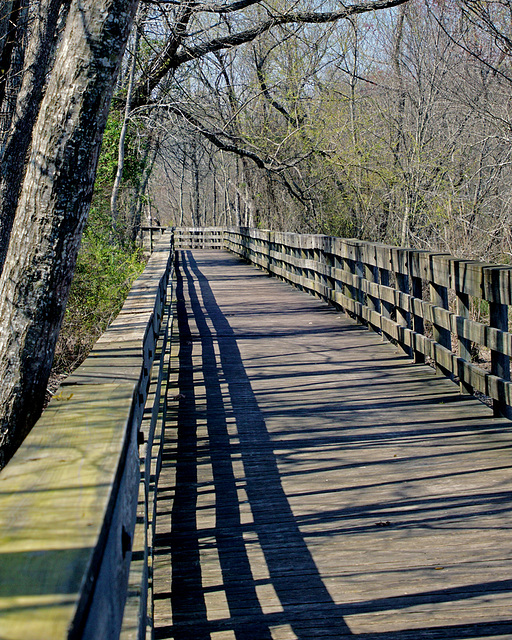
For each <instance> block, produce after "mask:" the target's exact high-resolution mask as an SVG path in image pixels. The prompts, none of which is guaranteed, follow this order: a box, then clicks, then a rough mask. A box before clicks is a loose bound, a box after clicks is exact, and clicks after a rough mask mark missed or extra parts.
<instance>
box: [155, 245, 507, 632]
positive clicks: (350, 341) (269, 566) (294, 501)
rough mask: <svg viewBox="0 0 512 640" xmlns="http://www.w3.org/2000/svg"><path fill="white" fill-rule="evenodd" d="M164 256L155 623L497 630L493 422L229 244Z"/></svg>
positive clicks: (500, 543)
mask: <svg viewBox="0 0 512 640" xmlns="http://www.w3.org/2000/svg"><path fill="white" fill-rule="evenodd" d="M182 256H183V257H182V265H181V274H182V277H183V289H179V290H178V300H179V304H180V305H181V309H180V311H179V328H180V339H179V341H178V337H177V336H176V337H175V345H176V348H179V355H178V358H177V359H178V363H179V370H178V367H176V370H175V372H174V374H173V384H174V385H175V388H174V390H173V391H172V393H173V394H178V393H182V394H183V396H184V397H182V398H181V399H180V401H179V407H178V409H177V412H176V415H175V422H168V426H167V430H166V442H165V451H164V455H163V461H164V462H163V468H162V474H161V487H160V488H161V493H160V495H159V500H158V509H157V533H156V542H157V544H158V551H157V553H156V555H155V586H156V593H155V596H156V598H155V637H156V638H160V639H163V638H169V639H170V638H194V639H202V638H226V639H227V638H230V639H231V640H233V639H234V638H237V640H255V639H256V638H257V639H258V640H260V639H261V640H270V639H271V638H277V639H285V638H290V639H293V638H295V639H296V638H301V639H307V640H309V639H310V638H332V639H333V640H334V638H336V639H337V640H340V639H341V638H347V639H348V638H353V637H357V636H360V637H363V638H370V637H371V638H393V640H406V639H407V640H417V639H418V638H427V637H428V638H439V639H440V638H444V639H447V638H464V637H471V638H479V637H480V638H485V637H491V636H492V637H502V638H506V637H508V635H509V632H510V625H511V617H510V607H511V605H512V596H511V590H510V580H509V575H508V567H507V563H506V562H505V563H504V562H503V558H508V557H509V555H510V553H511V552H512V540H511V539H510V536H509V531H508V526H507V522H508V521H509V520H510V517H511V516H512V499H511V496H510V492H509V491H508V489H507V487H508V486H509V484H510V482H511V481H512V469H511V466H510V464H509V457H510V453H512V435H511V433H510V422H509V421H507V420H505V419H501V418H500V419H493V418H492V413H491V411H490V409H489V408H488V407H485V406H484V405H483V404H481V403H479V402H478V401H476V400H475V399H474V398H471V397H468V396H460V394H459V390H458V387H457V385H455V384H453V383H452V382H450V381H448V380H446V379H444V378H441V377H439V376H435V375H434V372H433V371H432V369H430V368H429V367H427V366H425V365H416V364H413V363H411V362H410V361H409V360H408V359H407V358H405V357H404V356H401V355H398V354H397V352H396V350H395V349H394V348H393V346H392V345H390V344H388V343H383V342H382V341H381V340H380V339H379V337H378V336H377V335H375V333H372V332H369V331H366V330H365V329H364V328H362V327H360V326H359V327H358V326H356V325H355V324H354V323H351V322H350V321H348V320H347V319H346V318H345V317H344V316H343V315H342V314H340V313H339V312H338V311H335V310H333V309H332V308H331V309H329V308H328V307H327V306H326V305H325V304H323V303H322V302H321V301H319V300H317V299H315V298H313V297H311V296H306V295H304V294H303V293H301V292H299V291H294V290H293V289H292V288H291V287H287V286H285V285H284V284H283V283H280V282H278V281H275V280H270V279H269V278H267V277H265V275H264V274H263V273H261V272H258V271H257V270H255V269H253V268H251V267H249V266H246V265H243V264H241V263H240V262H239V261H238V260H237V259H236V258H235V257H230V256H229V255H227V254H219V253H217V252H199V251H197V252H183V254H182ZM287 277H288V276H287ZM355 277H356V276H354V278H355ZM331 295H333V296H334V297H338V298H339V299H340V300H342V301H343V302H344V303H346V304H347V305H349V304H351V305H352V307H351V309H352V310H354V311H356V310H358V309H359V311H360V312H361V313H363V308H362V305H360V303H359V302H358V301H357V300H354V299H350V298H347V297H346V296H344V295H343V293H342V292H341V291H340V290H339V285H338V290H336V291H334V292H331ZM346 308H347V307H346ZM367 311H369V312H371V313H376V312H375V310H372V309H367ZM385 320H386V321H387V322H388V323H389V326H387V327H386V329H388V330H389V331H390V332H391V331H396V335H397V336H398V335H399V330H402V331H403V333H404V335H403V339H405V340H408V339H409V338H412V336H413V335H414V332H413V331H412V329H409V330H407V331H406V328H405V327H400V326H399V325H397V323H396V322H393V321H392V320H391V319H389V318H386V319H385ZM418 335H419V334H418ZM420 338H421V339H422V340H423V341H424V346H425V350H427V345H431V346H432V349H433V350H436V349H437V350H439V353H438V358H439V359H441V360H442V361H443V362H445V364H446V365H447V366H452V365H449V363H448V360H449V359H451V358H453V357H454V356H453V354H452V353H451V351H450V350H448V349H445V348H443V347H442V346H441V345H439V344H438V343H436V342H435V341H433V340H431V339H428V338H425V336H421V335H420ZM178 363H177V364H178ZM464 364H465V365H467V366H468V368H470V367H473V368H474V371H476V372H477V373H476V375H480V370H478V369H477V367H474V365H470V364H468V363H464ZM483 380H484V383H487V384H490V385H491V386H492V385H493V384H494V382H496V381H497V380H498V379H497V378H496V377H494V378H492V377H489V376H488V377H487V378H485V377H484V379H483ZM482 531H485V535H482Z"/></svg>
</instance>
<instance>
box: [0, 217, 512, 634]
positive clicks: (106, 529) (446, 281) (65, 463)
mask: <svg viewBox="0 0 512 640" xmlns="http://www.w3.org/2000/svg"><path fill="white" fill-rule="evenodd" d="M160 232H161V231H160V230H159V233H160ZM174 236H175V239H176V248H179V249H187V248H207V249H211V248H215V249H219V248H226V249H229V250H230V251H232V252H234V253H235V254H237V255H239V256H240V257H242V258H243V259H245V260H247V261H250V262H252V263H253V264H255V265H258V266H259V267H260V268H262V269H264V270H266V271H267V272H268V273H269V274H272V275H274V276H276V277H279V278H281V279H283V280H286V281H287V282H290V283H291V284H293V285H294V286H296V287H299V288H300V289H302V290H304V291H306V292H308V293H311V294H314V295H316V296H320V297H322V298H323V299H325V300H326V301H328V302H329V303H331V304H333V305H336V306H337V307H341V308H342V309H344V310H345V311H346V312H347V313H349V314H350V315H351V316H352V317H354V318H355V319H357V320H358V321H359V322H361V323H364V324H366V325H367V326H368V327H369V328H370V329H373V330H374V331H377V332H379V333H380V334H382V336H383V337H386V338H388V339H390V340H392V341H393V342H394V343H395V344H397V345H398V346H399V347H400V348H401V349H402V350H403V351H404V352H405V353H407V354H408V355H410V356H411V357H413V358H414V359H415V360H416V361H417V362H424V361H425V360H429V361H430V362H431V363H432V364H434V365H435V366H436V367H437V368H438V370H439V371H440V372H442V373H444V374H446V375H449V376H450V377H452V378H453V379H455V380H456V381H457V382H459V384H460V385H461V390H462V391H463V392H464V393H470V392H474V391H476V392H478V393H481V394H484V395H485V396H487V397H489V398H492V400H493V402H494V408H495V411H496V412H497V413H503V414H506V415H508V414H509V413H510V405H511V399H512V398H511V383H510V356H511V355H512V334H511V333H510V332H509V319H508V316H509V313H508V310H509V305H511V304H512V299H511V290H512V268H511V267H508V266H497V265H487V264H483V263H480V262H475V261H468V260H460V259H456V258H454V257H452V256H449V255H446V254H436V253H429V252H426V251H415V250H412V249H401V248H397V247H389V246H384V245H380V244H375V243H370V242H362V241H359V240H351V239H340V238H331V237H328V236H321V235H300V234H293V233H278V232H272V231H264V230H257V229H246V228H229V229H228V228H213V227H212V228H204V229H176V230H175V233H174ZM172 249H173V245H172V239H171V232H170V231H166V232H165V233H164V234H163V239H162V240H161V242H160V243H159V244H158V245H157V247H156V250H155V252H154V253H153V255H152V257H151V260H150V261H149V263H148V266H147V268H146V270H145V271H144V273H143V274H142V276H141V277H140V278H139V279H138V280H137V281H136V282H135V284H134V286H133V288H132V290H131V291H130V294H129V296H128V299H127V301H126V303H125V305H124V307H123V309H122V311H121V313H120V314H119V316H118V317H117V318H116V320H115V321H114V322H113V323H112V325H111V326H110V328H109V329H108V330H107V332H106V333H105V334H104V335H103V336H102V337H101V338H100V340H99V341H98V342H97V344H96V346H95V348H94V350H93V352H92V353H91V355H90V356H89V358H88V359H87V360H86V361H85V362H84V363H83V364H82V365H81V366H80V367H79V368H78V369H77V370H76V371H75V372H74V373H73V374H72V375H71V376H70V377H69V378H68V379H67V380H66V381H65V382H64V383H63V385H62V387H61V388H60V390H59V391H58V393H57V394H56V395H55V396H54V398H53V400H52V402H51V403H50V405H49V407H48V408H47V410H46V411H45V412H44V414H43V416H42V418H41V420H39V422H38V423H37V424H36V426H35V427H34V429H33V430H32V432H31V433H30V434H29V436H28V437H27V439H26V440H25V442H24V443H23V445H22V446H21V447H20V449H19V450H18V452H17V453H16V455H15V456H14V457H13V459H12V460H11V461H10V462H9V464H8V465H7V467H6V468H5V469H4V470H3V471H2V473H1V475H0V531H1V535H0V637H1V639H2V640H26V639H27V638H30V639H31V640H32V639H46V638H52V639H55V640H60V639H64V638H86V639H94V640H101V639H111V638H117V637H121V638H122V639H123V640H132V639H135V638H137V639H142V638H145V637H150V636H151V621H152V610H151V606H152V605H151V602H152V598H151V584H152V583H151V578H152V576H151V566H152V559H151V549H152V537H153V535H154V529H153V527H154V505H155V496H156V486H157V482H158V475H159V468H160V459H161V444H162V430H163V424H164V421H165V416H166V411H167V402H166V394H165V385H166V379H167V375H168V370H169V366H170V331H171V326H172V305H171V304H170V298H171V296H170V293H171V288H172V268H173V260H172V258H173V251H172ZM477 357H478V358H480V360H482V361H481V362H480V361H478V362H477V361H476V359H477ZM509 417H510V416H509Z"/></svg>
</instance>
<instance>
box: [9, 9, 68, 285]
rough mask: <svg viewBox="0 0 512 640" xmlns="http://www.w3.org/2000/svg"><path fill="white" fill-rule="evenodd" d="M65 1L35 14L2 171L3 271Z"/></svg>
mask: <svg viewBox="0 0 512 640" xmlns="http://www.w3.org/2000/svg"><path fill="white" fill-rule="evenodd" d="M62 4H63V0H43V2H41V5H40V6H39V10H38V11H35V15H34V16H32V18H33V25H32V31H33V36H32V39H31V41H30V43H29V46H28V50H27V55H26V62H25V69H24V73H23V81H22V85H21V88H20V92H19V94H18V98H17V103H16V114H15V116H14V119H13V122H12V127H11V134H10V135H9V137H8V138H7V142H6V146H5V149H4V152H3V155H2V164H1V171H0V273H1V272H2V268H3V264H4V260H5V256H6V254H7V248H8V246H9V238H10V235H11V229H12V225H13V221H14V216H15V214H16V205H17V201H18V197H19V193H20V188H21V183H22V181H23V175H24V165H25V159H26V157H27V152H28V149H29V147H30V143H31V141H32V128H33V126H34V123H35V120H36V117H37V113H38V110H39V105H40V104H41V99H42V95H43V86H44V82H45V77H46V74H47V72H48V69H49V65H50V59H51V58H52V49H53V43H54V38H55V29H56V26H57V21H58V17H59V12H60V9H61V6H62Z"/></svg>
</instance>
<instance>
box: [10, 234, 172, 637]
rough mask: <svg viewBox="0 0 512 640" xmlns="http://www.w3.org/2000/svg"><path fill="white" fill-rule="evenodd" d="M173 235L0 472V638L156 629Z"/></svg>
mask: <svg viewBox="0 0 512 640" xmlns="http://www.w3.org/2000/svg"><path fill="white" fill-rule="evenodd" d="M170 242H171V232H170V231H167V232H166V234H164V236H163V240H162V241H161V242H160V243H159V244H158V246H157V247H156V250H155V252H154V253H153V255H152V257H151V259H150V261H149V263H148V265H147V268H146V269H145V271H144V273H143V274H142V275H141V277H140V278H139V279H138V280H137V281H136V282H135V283H134V286H133V287H132V289H131V291H130V293H129V295H128V298H127V300H126V303H125V305H124V306H123V309H122V311H121V313H120V314H119V316H118V317H117V318H116V320H115V321H114V322H113V323H112V325H111V326H110V327H109V329H108V330H107V331H106V333H105V334H104V335H103V336H102V337H101V338H100V339H99V341H98V342H97V343H96V345H95V347H94V350H93V352H92V353H91V355H90V356H89V357H88V358H87V360H86V361H85V362H84V363H83V364H82V365H81V366H80V367H79V368H78V369H77V370H76V371H75V372H74V373H73V374H72V375H71V376H70V377H69V378H67V380H66V381H65V382H64V383H63V385H62V386H61V388H60V389H59V391H58V393H57V394H56V395H55V396H54V397H53V399H52V401H51V403H50V405H49V406H48V408H47V409H46V411H45V412H44V413H43V415H42V417H41V419H40V420H39V421H38V423H37V424H36V426H35V427H34V428H33V430H32V431H31V433H30V434H29V435H28V437H27V438H26V440H25V442H24V443H23V444H22V446H21V447H20V449H19V450H18V451H17V452H16V454H15V456H14V457H13V458H12V460H11V461H10V462H9V464H8V465H7V466H6V468H5V469H4V470H3V471H2V473H1V475H0V532H1V534H0V637H1V638H2V640H27V639H30V640H43V639H44V640H47V639H50V638H51V639H52V640H60V639H63V638H87V639H91V640H93V639H94V640H101V639H105V640H107V639H109V640H110V639H112V638H117V637H119V635H120V634H121V637H122V638H124V639H126V640H127V639H128V638H130V639H131V638H144V637H145V633H146V624H147V623H148V622H149V624H151V605H149V606H148V600H149V602H151V598H150V597H149V598H148V588H149V589H150V587H151V558H150V557H149V554H150V552H151V546H152V545H151V537H152V534H153V517H152V516H153V511H154V499H155V486H156V482H157V478H158V473H159V459H160V458H159V456H160V444H161V430H162V425H163V420H164V419H165V411H166V404H165V399H164V398H163V395H162V391H163V386H164V385H165V379H166V375H167V367H168V360H169V332H170V328H171V322H172V313H171V306H170V304H169V300H170V287H171V286H172V268H173V261H172V256H173V252H172V250H171V248H172V247H171V244H170ZM148 585H149V586H148ZM125 604H126V606H125Z"/></svg>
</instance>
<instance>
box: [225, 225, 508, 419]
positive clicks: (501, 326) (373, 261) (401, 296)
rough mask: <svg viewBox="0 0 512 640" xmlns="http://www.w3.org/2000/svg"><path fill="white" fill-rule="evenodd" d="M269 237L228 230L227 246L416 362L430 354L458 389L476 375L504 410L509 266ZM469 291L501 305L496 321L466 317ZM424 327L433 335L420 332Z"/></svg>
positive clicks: (480, 387) (347, 242) (349, 242)
mask: <svg viewBox="0 0 512 640" xmlns="http://www.w3.org/2000/svg"><path fill="white" fill-rule="evenodd" d="M266 238H267V236H266V235H265V232H264V231H263V230H252V229H244V228H235V229H226V230H225V239H226V247H227V248H228V249H229V250H230V251H232V252H234V253H236V254H237V255H240V256H241V257H243V258H244V259H245V260H248V261H251V262H253V264H256V265H258V266H260V267H261V268H263V269H265V270H267V271H268V272H269V273H271V274H272V275H275V276H277V277H279V278H281V279H283V280H287V281H288V282H290V283H292V284H294V285H295V286H296V287H298V288H299V289H301V290H303V291H307V292H309V293H313V294H315V295H318V296H320V297H323V298H324V299H326V300H329V301H331V302H333V303H335V304H337V305H340V306H342V307H343V309H344V310H345V311H347V312H348V313H349V314H352V315H353V316H354V317H355V318H356V319H358V320H359V321H361V322H362V323H363V324H368V323H369V324H370V325H371V326H372V327H374V328H377V329H379V330H381V331H382V332H383V334H384V335H385V336H387V337H388V338H389V339H391V340H393V341H396V342H397V343H398V344H399V346H400V347H401V348H402V349H404V351H405V352H406V353H408V354H412V355H413V356H414V359H415V361H417V362H422V361H423V359H424V357H425V356H426V357H428V358H431V359H433V360H434V364H435V366H436V367H437V368H438V370H439V371H440V372H441V373H443V374H445V375H447V376H449V377H453V376H455V377H459V378H460V382H461V391H463V392H465V393H467V392H469V393H471V392H472V391H473V389H472V388H471V386H472V385H471V384H470V383H469V379H470V378H471V379H475V380H477V382H478V384H477V385H476V386H475V390H477V391H479V392H481V393H485V394H487V393H490V394H491V397H492V398H493V400H495V404H496V407H498V406H499V407H500V411H504V410H505V404H506V403H507V402H508V401H507V400H506V399H505V396H504V395H503V394H505V395H506V394H507V393H508V391H507V389H508V386H507V383H508V379H509V369H508V368H509V364H508V362H509V358H510V356H512V334H511V333H510V332H509V331H508V326H507V323H506V321H505V314H506V311H505V308H506V307H507V306H508V304H509V303H510V299H511V292H510V289H511V278H512V276H511V274H512V268H510V267H505V266H501V267H497V266H496V265H494V266H493V265H487V264H485V263H480V262H476V261H466V260H458V259H455V258H453V257H452V256H450V255H448V254H436V253H430V252H427V251H416V250H413V249H401V248H397V247H389V246H385V245H380V244H375V243H370V242H362V241H360V240H354V239H342V238H329V237H328V236H316V235H315V236H303V235H300V234H293V233H274V236H273V245H272V248H271V249H269V247H265V242H267V241H268V240H267V239H266ZM269 251H270V255H271V261H270V262H271V266H270V267H269V260H268V257H267V255H268V253H269ZM263 256H265V257H263ZM376 270H378V273H379V276H380V283H378V282H377V278H376V274H377V271H376ZM424 287H426V288H428V289H430V295H431V302H429V301H426V300H422V299H421V298H422V297H423V288H424ZM450 296H451V298H453V299H456V300H457V305H458V306H457V309H451V308H450V306H449V302H450ZM471 297H476V298H477V299H480V300H483V301H485V302H486V303H489V305H491V307H492V308H493V309H498V308H499V307H496V306H495V305H502V311H501V320H500V321H499V322H498V321H497V320H493V322H491V323H490V325H491V326H489V324H485V323H482V322H477V321H475V320H473V319H472V318H470V298H471ZM493 318H496V312H495V311H493ZM492 325H495V326H492ZM429 330H431V331H432V333H433V336H432V337H433V339H432V338H431V337H430V334H429V335H425V332H426V331H429ZM452 334H453V335H454V338H455V339H454V345H452ZM471 343H475V344H476V345H481V346H482V347H484V348H488V349H490V350H491V354H492V371H491V372H490V373H489V371H485V370H482V371H480V373H478V374H477V373H476V372H475V365H474V364H473V363H471ZM489 376H494V377H495V378H496V379H499V380H500V381H499V383H498V382H497V381H496V380H494V378H492V377H491V378H490V377H489ZM484 389H485V391H484ZM496 394H498V395H497V396H496ZM504 403H505V404H504Z"/></svg>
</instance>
